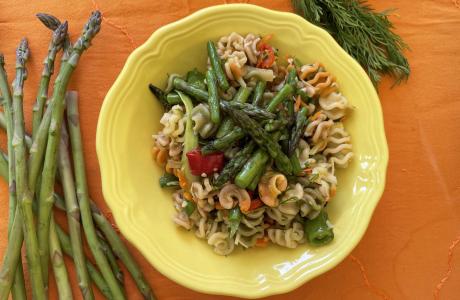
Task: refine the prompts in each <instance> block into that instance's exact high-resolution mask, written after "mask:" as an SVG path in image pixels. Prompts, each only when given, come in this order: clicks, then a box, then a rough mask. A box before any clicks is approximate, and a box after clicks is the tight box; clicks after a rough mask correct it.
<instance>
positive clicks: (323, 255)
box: [97, 4, 388, 298]
mask: <svg viewBox="0 0 460 300" xmlns="http://www.w3.org/2000/svg"><path fill="white" fill-rule="evenodd" d="M232 31H236V32H239V33H248V32H254V33H258V34H262V35H266V34H270V33H273V34H274V39H273V44H274V45H275V46H276V47H277V48H279V49H280V50H281V53H282V55H284V54H288V53H289V54H293V55H295V56H296V57H298V58H299V59H300V60H301V61H303V62H309V63H311V62H316V61H319V62H322V63H323V64H324V65H325V67H326V68H327V70H329V71H331V72H332V73H333V74H334V75H335V76H336V77H337V81H338V83H339V84H340V87H341V91H342V92H343V94H344V95H345V96H346V97H347V98H348V99H349V101H350V102H351V104H352V105H353V106H354V107H355V109H354V110H353V112H351V113H350V116H349V117H347V120H346V123H345V126H346V129H347V130H348V131H349V132H350V133H351V136H352V141H353V149H354V152H355V157H354V161H353V163H352V164H351V166H350V167H349V168H348V169H346V170H343V171H341V172H339V174H338V188H337V196H336V197H335V198H334V199H333V201H332V202H331V203H330V205H329V206H328V212H329V215H330V218H331V220H332V222H333V223H334V225H335V236H336V237H335V239H334V241H333V242H332V243H331V244H329V245H327V246H324V247H311V246H308V245H301V246H300V247H298V248H297V249H282V248H280V247H278V246H270V247H267V248H265V249H259V248H255V249H250V250H247V251H237V252H235V253H232V254H231V255H230V256H228V257H222V256H218V255H215V254H214V253H213V250H212V248H211V247H209V246H208V245H207V243H206V242H205V241H203V240H200V239H197V238H196V237H195V235H194V234H193V233H192V232H187V231H185V230H183V229H179V228H176V226H175V225H174V224H173V222H172V221H171V217H172V215H173V211H174V210H173V206H172V201H171V198H170V195H171V194H170V192H168V191H166V190H162V189H161V188H160V187H159V184H158V179H159V177H160V176H161V175H162V172H163V171H162V170H161V169H160V168H159V167H157V166H156V165H155V164H154V163H153V161H152V157H151V152H150V151H151V147H152V145H153V141H152V138H151V136H152V134H154V133H155V132H157V131H158V130H159V129H160V123H159V120H160V117H161V116H162V114H163V110H162V108H161V106H160V105H159V104H158V103H157V102H156V100H154V98H153V96H152V95H151V94H150V91H149V90H148V88H147V86H148V84H149V83H154V84H156V85H158V86H164V85H165V82H166V79H167V76H166V74H168V73H179V74H184V73H185V72H186V71H187V70H190V69H192V68H194V67H198V68H201V69H204V68H205V66H206V55H207V53H206V42H207V41H208V40H216V39H218V38H219V37H220V36H222V35H226V34H228V33H230V32H232ZM97 154H98V158H99V162H100V167H101V173H102V186H103V192H104V196H105V199H106V201H107V203H108V205H109V207H110V208H111V210H112V212H113V215H114V217H115V219H116V222H117V224H118V226H119V228H120V230H121V231H122V232H123V234H124V235H125V237H126V238H127V239H128V240H129V241H131V242H132V243H133V244H134V245H135V246H136V247H137V248H138V249H139V250H140V251H141V252H142V254H143V255H144V256H145V257H146V258H147V259H148V260H149V262H150V263H151V264H152V265H153V266H154V267H155V268H156V269H157V270H158V271H160V272H161V273H162V274H164V275H165V276H167V277H169V278H170V279H172V280H174V281H176V282H177V283H179V284H182V285H184V286H186V287H188V288H190V289H194V290H197V291H200V292H204V293H210V294H224V295H233V296H240V297H246V298H257V297H263V296H268V295H273V294H279V293H285V292H288V291H291V290H293V289H295V288H297V287H299V286H300V285H302V284H303V283H305V282H307V281H308V280H310V279H312V278H313V277H315V276H318V275H320V274H322V273H324V272H326V271H328V270H330V269H331V268H333V267H334V266H336V265H337V264H338V263H339V262H341V261H342V260H343V259H344V258H345V257H346V256H347V255H348V254H349V253H350V252H351V251H352V249H353V248H354V247H355V246H356V245H357V243H358V242H359V240H360V239H361V237H362V236H363V234H364V232H365V231H366V228H367V226H368V223H369V221H370V219H371V216H372V213H373V211H374V209H375V207H376V205H377V203H378V201H379V199H380V196H381V194H382V192H383V189H384V185H385V173H386V168H387V163H388V148H387V144H386V139H385V132H384V127H383V118H382V111H381V107H380V103H379V99H378V97H377V94H376V92H375V90H374V88H373V86H372V84H371V82H370V80H369V78H368V77H367V75H366V73H365V72H364V71H363V69H362V68H361V67H360V66H359V65H358V63H356V62H355V61H354V60H353V59H352V58H351V57H350V56H349V55H347V54H346V53H345V51H344V50H342V49H341V48H340V46H339V45H338V44H337V43H336V42H335V41H334V40H333V38H332V37H331V36H330V35H329V34H328V33H327V32H326V31H324V30H322V29H320V28H318V27H316V26H313V25H312V24H310V23H308V22H307V21H305V20H304V19H302V18H300V17H299V16H297V15H294V14H291V13H285V12H277V11H272V10H268V9H264V8H261V7H257V6H253V5H245V4H234V5H221V6H214V7H210V8H206V9H203V10H200V11H198V12H196V13H194V14H192V15H190V16H188V17H186V18H184V19H182V20H180V21H178V22H175V23H172V24H169V25H166V26H164V27H162V28H160V29H158V30H157V31H156V32H155V33H154V34H153V35H152V36H151V37H150V38H149V39H148V41H147V42H146V43H145V44H143V45H142V46H141V47H139V48H138V49H136V50H135V51H134V52H133V53H132V54H131V55H130V56H129V58H128V60H127V62H126V65H125V66H124V68H123V70H122V72H121V73H120V76H119V77H118V78H117V80H116V81H115V83H114V85H113V86H112V88H111V89H110V91H109V92H108V94H107V96H106V98H105V101H104V104H103V106H102V110H101V114H100V117H99V123H98V127H97Z"/></svg>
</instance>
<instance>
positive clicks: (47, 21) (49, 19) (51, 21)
mask: <svg viewBox="0 0 460 300" xmlns="http://www.w3.org/2000/svg"><path fill="white" fill-rule="evenodd" d="M36 16H37V18H38V19H39V20H40V22H42V23H43V25H45V26H46V27H48V28H49V29H51V30H56V29H57V28H58V26H59V25H61V21H59V19H58V18H56V17H55V16H53V15H50V14H46V13H38V14H36Z"/></svg>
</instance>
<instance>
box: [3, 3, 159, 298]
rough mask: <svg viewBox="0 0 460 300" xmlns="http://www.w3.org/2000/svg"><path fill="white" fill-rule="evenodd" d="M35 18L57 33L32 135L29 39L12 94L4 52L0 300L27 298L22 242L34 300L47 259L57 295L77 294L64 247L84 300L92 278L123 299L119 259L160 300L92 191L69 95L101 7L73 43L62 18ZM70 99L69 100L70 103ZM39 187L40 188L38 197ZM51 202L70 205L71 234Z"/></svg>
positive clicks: (43, 294) (42, 286)
mask: <svg viewBox="0 0 460 300" xmlns="http://www.w3.org/2000/svg"><path fill="white" fill-rule="evenodd" d="M37 17H38V18H39V19H40V21H42V23H43V24H45V26H46V27H48V28H50V29H51V30H53V34H52V37H51V41H50V44H49V47H48V53H47V55H46V58H45V61H44V68H43V72H42V75H41V79H40V85H39V88H38V92H37V99H36V103H35V105H34V111H33V122H32V137H29V136H27V135H26V134H25V130H24V117H23V116H24V114H23V89H24V80H25V79H26V77H27V72H26V68H25V63H26V61H27V57H28V53H29V50H28V47H27V41H26V40H25V39H24V40H23V41H21V43H20V46H19V48H18V51H17V61H16V76H15V80H14V82H13V93H12V94H11V92H10V90H9V88H8V80H7V77H6V72H5V69H4V58H3V55H1V54H0V92H1V96H2V99H3V101H2V105H3V108H4V111H3V113H2V112H0V127H2V128H3V129H5V130H6V132H7V135H8V149H7V150H8V152H7V153H8V154H4V153H3V152H0V176H2V177H3V178H4V179H5V180H7V181H8V183H9V185H10V208H9V212H10V221H9V228H8V231H9V243H8V245H7V249H6V252H5V257H4V260H3V264H2V266H1V269H0V300H3V299H8V295H9V293H10V292H11V293H12V295H13V298H14V299H26V292H25V284H24V277H23V271H22V262H21V255H20V254H21V248H22V243H23V241H24V240H25V244H26V254H27V261H28V268H29V272H28V273H29V275H30V284H31V290H32V293H33V296H34V298H36V299H46V298H47V286H48V284H47V280H48V269H49V267H50V265H51V266H52V268H53V271H54V278H55V280H56V283H57V287H58V293H59V298H60V299H72V297H73V296H72V289H71V287H70V284H69V280H68V278H69V276H68V272H67V269H66V267H65V265H64V263H63V257H62V255H63V253H65V254H66V255H68V256H70V257H71V258H72V259H73V260H74V263H75V266H76V267H75V270H76V273H77V276H78V282H79V286H80V290H81V292H82V296H83V298H84V299H94V294H93V291H92V286H91V282H93V283H94V284H95V285H96V286H97V287H98V288H99V289H100V291H101V292H102V293H103V294H104V296H105V297H106V298H108V299H124V298H125V297H126V295H125V292H124V288H123V284H124V283H123V281H124V280H123V276H122V273H121V271H120V270H121V269H120V267H119V265H118V263H119V262H118V259H120V261H121V262H123V263H124V264H125V265H126V268H127V269H128V271H129V272H130V274H131V275H132V276H133V279H134V281H135V282H136V284H137V286H138V288H139V290H140V292H141V293H142V295H143V296H144V298H145V299H155V297H154V295H153V292H152V290H151V288H150V286H149V285H148V283H147V282H146V280H145V278H144V276H143V274H142V272H141V270H140V268H139V266H138V265H137V263H136V262H135V260H134V259H133V257H132V256H131V254H130V253H129V251H128V249H127V248H126V246H125V245H124V243H123V242H122V240H121V239H120V237H119V236H118V234H117V232H116V231H115V230H114V228H113V227H112V225H111V223H110V222H109V221H108V220H107V218H106V217H105V216H104V215H103V214H102V213H101V211H100V210H99V209H98V208H97V205H96V204H95V203H94V202H93V201H92V200H91V199H90V198H89V196H88V191H87V188H86V178H85V176H84V168H83V166H84V161H83V152H82V147H81V137H80V129H79V125H78V118H79V117H78V110H77V101H76V97H77V96H76V93H75V92H69V93H68V94H67V96H66V90H67V85H68V83H69V81H70V78H71V75H72V73H73V71H74V69H75V67H76V66H77V63H78V61H79V58H80V56H81V54H82V53H83V52H84V51H85V50H86V49H87V48H88V47H89V46H90V44H91V40H92V39H93V38H94V36H95V35H96V34H97V33H98V32H99V29H100V25H101V20H102V17H101V14H100V12H98V11H96V12H94V13H93V14H92V15H91V17H90V19H89V21H88V22H87V23H86V25H85V27H84V30H83V32H82V34H81V36H80V37H79V39H78V40H77V41H76V43H75V44H73V45H72V44H71V42H70V38H69V35H68V33H67V22H64V23H61V22H60V21H59V19H57V18H56V17H54V16H52V15H48V14H38V15H37ZM60 49H63V55H62V58H61V67H60V71H59V74H58V76H57V77H56V79H55V82H54V88H53V93H52V96H51V97H50V98H49V99H50V101H49V104H48V107H46V102H47V100H48V88H49V85H50V82H51V77H52V74H53V69H54V61H55V60H56V57H57V54H58V52H59V50H60ZM66 98H68V99H69V100H68V101H67V102H66V101H65V99H66ZM66 105H68V109H69V113H68V118H67V119H65V118H64V115H65V114H64V108H65V107H66ZM65 120H68V121H69V124H68V126H69V128H70V130H71V131H70V133H71V134H70V137H71V140H72V147H73V158H74V166H75V169H74V170H73V169H72V165H71V162H70V156H69V149H68V148H69V142H68V137H69V136H68V134H67V130H66V122H65ZM58 169H59V172H57V170H58ZM74 172H75V174H74ZM74 176H75V178H76V181H74ZM56 180H57V181H58V183H60V184H61V186H62V190H63V193H64V198H63V197H61V196H59V195H58V194H56V193H55V191H54V189H55V183H56ZM37 187H39V188H38V189H37ZM36 190H37V191H39V193H38V194H37V196H35V192H36ZM77 195H78V196H79V198H78V199H77ZM64 199H65V200H64ZM33 201H37V202H38V203H37V204H38V205H37V206H35V205H32V202H33ZM53 205H55V206H56V207H57V208H59V209H61V210H64V211H66V214H67V221H68V227H69V235H67V234H66V233H65V230H64V229H63V228H61V227H60V226H59V224H57V223H55V221H54V215H53V210H52V207H53ZM38 206H39V207H38ZM37 209H38V211H37ZM80 218H82V220H83V228H84V232H85V235H86V239H87V241H88V244H89V245H90V248H91V250H92V253H93V255H94V256H95V261H96V263H97V267H96V266H94V265H92V264H91V262H90V259H89V258H88V257H86V256H85V253H84V251H83V236H82V234H81V225H80ZM35 220H37V228H35V226H36V223H35ZM96 227H97V230H98V231H97V230H96ZM97 268H100V271H99V270H98V269H97Z"/></svg>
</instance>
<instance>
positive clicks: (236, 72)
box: [230, 63, 242, 79]
mask: <svg viewBox="0 0 460 300" xmlns="http://www.w3.org/2000/svg"><path fill="white" fill-rule="evenodd" d="M230 70H231V71H232V74H233V75H234V76H235V78H236V79H240V78H241V76H242V71H241V68H240V67H238V65H237V64H236V63H233V64H231V65H230Z"/></svg>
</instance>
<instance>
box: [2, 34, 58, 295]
mask: <svg viewBox="0 0 460 300" xmlns="http://www.w3.org/2000/svg"><path fill="white" fill-rule="evenodd" d="M28 56H29V47H28V44H27V40H26V39H22V40H21V42H20V44H19V47H18V49H17V50H16V78H15V79H14V82H13V112H14V113H13V120H14V139H13V148H14V162H15V169H16V193H17V197H18V203H19V207H20V212H21V215H22V219H23V222H24V225H23V226H24V240H25V244H26V254H27V261H28V267H29V274H30V281H31V286H32V293H33V295H34V298H35V299H46V294H45V288H44V282H43V280H44V276H43V274H47V272H46V271H45V270H44V269H43V268H42V267H41V266H40V256H39V247H38V240H37V235H36V228H35V222H34V214H33V211H32V199H33V197H32V194H31V192H30V190H29V187H28V184H27V178H28V177H27V164H26V159H27V158H26V147H25V142H24V136H25V133H24V132H25V131H24V111H23V88H24V81H25V79H26V76H27V73H26V68H25V63H26V61H27V59H28ZM13 238H16V237H11V239H13ZM48 241H49V236H48V239H47V240H46V243H47V244H48ZM45 267H46V268H47V267H48V265H46V266H45Z"/></svg>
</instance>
